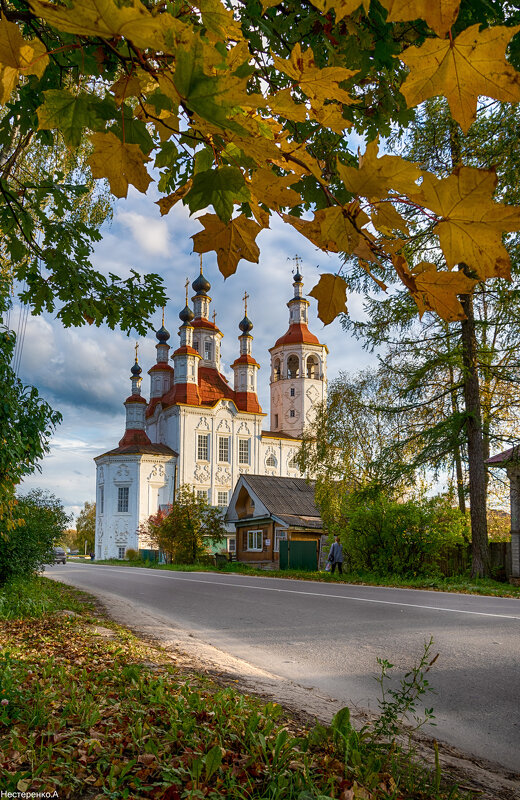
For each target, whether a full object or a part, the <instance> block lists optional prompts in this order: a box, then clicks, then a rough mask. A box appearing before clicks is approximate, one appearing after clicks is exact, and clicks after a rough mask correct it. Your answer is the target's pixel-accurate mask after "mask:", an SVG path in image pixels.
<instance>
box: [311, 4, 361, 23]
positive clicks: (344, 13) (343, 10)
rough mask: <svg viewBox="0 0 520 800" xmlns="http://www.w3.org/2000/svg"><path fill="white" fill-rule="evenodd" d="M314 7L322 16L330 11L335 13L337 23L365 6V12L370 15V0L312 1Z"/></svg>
mask: <svg viewBox="0 0 520 800" xmlns="http://www.w3.org/2000/svg"><path fill="white" fill-rule="evenodd" d="M311 3H312V5H313V6H314V7H315V8H317V9H319V10H320V11H321V13H322V14H328V12H329V11H334V14H335V15H336V22H339V21H340V20H342V19H344V17H349V16H350V15H351V14H353V13H354V11H357V10H358V8H360V6H363V8H364V10H365V12H366V13H367V14H368V10H369V8H370V0H311Z"/></svg>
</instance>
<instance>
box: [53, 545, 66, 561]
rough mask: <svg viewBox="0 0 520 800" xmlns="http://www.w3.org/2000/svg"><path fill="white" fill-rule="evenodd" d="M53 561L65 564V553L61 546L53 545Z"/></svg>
mask: <svg viewBox="0 0 520 800" xmlns="http://www.w3.org/2000/svg"><path fill="white" fill-rule="evenodd" d="M53 550H54V563H55V564H66V563H67V553H66V552H65V550H64V549H63V547H54V548H53Z"/></svg>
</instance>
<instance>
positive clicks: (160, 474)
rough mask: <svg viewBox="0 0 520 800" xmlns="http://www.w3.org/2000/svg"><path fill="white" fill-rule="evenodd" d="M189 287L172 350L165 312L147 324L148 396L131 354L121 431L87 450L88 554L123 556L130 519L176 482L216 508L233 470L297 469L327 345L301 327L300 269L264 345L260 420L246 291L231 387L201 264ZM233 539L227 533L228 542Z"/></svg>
mask: <svg viewBox="0 0 520 800" xmlns="http://www.w3.org/2000/svg"><path fill="white" fill-rule="evenodd" d="M192 288H193V290H194V292H195V295H194V296H193V297H192V302H193V309H191V308H190V307H189V305H188V292H187V289H186V306H185V307H184V308H183V310H182V311H181V312H180V314H179V318H180V320H181V326H180V329H179V339H180V341H179V346H178V347H177V348H176V349H175V350H174V352H173V354H171V355H170V350H171V349H172V348H171V347H170V345H169V344H168V342H169V339H170V334H169V332H168V331H167V330H166V329H165V327H164V320H163V324H162V327H161V328H160V329H159V330H158V331H157V333H156V337H157V345H156V351H157V360H156V363H155V364H154V365H153V366H152V367H151V369H150V370H149V372H148V374H149V375H150V400H149V402H147V401H146V400H145V399H144V397H142V395H141V383H142V378H141V375H142V369H141V366H140V365H139V363H138V360H137V354H136V361H135V364H134V365H133V367H132V369H131V383H132V391H131V394H130V396H129V397H128V398H127V399H126V401H125V409H126V430H125V433H124V436H123V438H122V439H121V440H120V442H119V445H118V447H116V448H115V449H113V450H110V451H108V452H106V453H103V454H102V455H100V456H97V457H96V458H95V462H96V550H95V555H96V558H124V557H125V553H126V551H127V550H128V549H130V548H132V549H135V550H137V549H139V548H140V547H143V546H145V545H146V543H145V542H144V541H143V540H142V536H140V534H139V526H140V525H141V524H142V523H143V522H144V521H145V520H146V519H147V518H148V517H149V516H150V515H151V514H154V513H156V512H157V511H158V510H159V508H160V506H167V505H169V504H171V503H172V502H173V500H174V497H175V490H176V488H177V487H179V486H181V485H184V484H189V485H190V486H191V487H192V488H193V489H194V490H195V492H196V493H197V494H198V495H199V496H204V497H205V498H206V499H207V500H208V502H209V503H211V504H212V505H216V506H221V507H222V509H223V510H224V509H226V508H227V506H228V503H229V500H230V497H231V493H232V490H233V488H234V486H235V485H236V483H237V481H238V479H239V478H240V476H241V475H248V474H250V475H270V476H280V477H296V478H297V477H302V476H301V473H300V471H299V469H298V466H297V464H296V462H295V460H294V459H295V456H296V453H297V451H298V448H299V446H300V443H301V440H300V437H301V435H302V432H303V429H304V427H305V425H306V424H308V423H309V422H311V421H312V418H313V413H314V408H315V407H316V405H317V404H319V403H321V402H323V401H324V400H325V399H326V391H327V380H326V376H327V361H326V359H327V352H328V351H327V347H326V346H325V345H324V344H321V343H320V342H319V340H318V339H317V337H316V336H314V334H312V333H311V332H310V330H309V328H308V307H309V302H308V301H307V300H306V299H305V298H304V297H303V279H302V276H301V275H300V273H299V271H297V272H296V274H295V275H294V276H293V297H292V298H291V299H290V300H289V302H288V303H287V305H288V308H289V328H288V330H287V332H286V333H285V334H284V335H283V336H281V337H280V338H279V339H277V341H276V342H275V344H274V345H273V347H272V348H270V355H271V375H270V389H271V392H270V394H271V408H270V411H271V414H270V424H269V425H267V424H266V417H267V415H266V414H265V413H264V412H263V411H262V409H261V407H260V404H259V402H258V396H257V379H258V378H257V376H258V371H259V369H260V365H259V364H258V363H257V361H256V360H255V358H254V355H253V336H252V334H251V331H252V329H253V324H252V322H251V321H250V320H249V318H248V316H247V295H245V302H246V305H245V315H244V318H243V319H242V321H241V322H240V324H239V326H238V327H239V330H240V335H239V337H238V340H239V352H238V354H237V358H236V359H235V361H234V362H233V364H232V365H231V369H232V370H233V373H234V381H233V387H231V386H230V384H229V383H228V381H227V380H226V378H225V377H224V375H223V374H222V373H221V358H220V345H221V341H222V338H223V334H222V332H221V331H220V330H219V329H218V328H217V326H216V325H215V321H214V319H213V321H211V319H210V305H211V298H210V296H209V294H208V292H209V290H210V288H211V286H210V284H209V282H208V281H207V280H206V278H205V277H204V275H203V274H202V269H201V273H200V275H199V276H198V277H197V278H196V280H195V281H194V282H193V284H192ZM170 362H172V363H173V366H172V363H170ZM233 544H234V542H233V539H232V538H230V540H229V542H228V546H229V547H230V549H233Z"/></svg>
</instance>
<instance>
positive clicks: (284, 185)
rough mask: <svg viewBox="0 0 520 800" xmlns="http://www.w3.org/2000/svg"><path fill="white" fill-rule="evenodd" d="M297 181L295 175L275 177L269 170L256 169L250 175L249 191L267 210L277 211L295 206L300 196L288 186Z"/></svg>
mask: <svg viewBox="0 0 520 800" xmlns="http://www.w3.org/2000/svg"><path fill="white" fill-rule="evenodd" d="M297 181H298V176H297V175H284V176H280V175H276V174H275V173H274V172H273V171H272V170H270V169H257V170H255V172H253V174H252V175H251V191H252V192H253V194H254V196H255V197H256V198H257V199H258V200H259V201H260V202H261V203H265V205H266V206H268V207H269V208H272V209H274V210H275V211H279V209H280V208H281V207H284V206H290V207H292V206H296V205H298V203H300V202H301V199H302V198H301V196H300V195H299V194H298V192H295V191H294V189H290V188H289V186H290V185H291V184H292V183H296V182H297Z"/></svg>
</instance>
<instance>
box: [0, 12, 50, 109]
mask: <svg viewBox="0 0 520 800" xmlns="http://www.w3.org/2000/svg"><path fill="white" fill-rule="evenodd" d="M48 63H49V57H48V56H47V51H46V49H45V46H44V45H43V44H42V42H40V40H39V39H24V37H23V36H22V34H21V33H20V30H19V28H18V26H17V25H15V24H14V22H8V20H6V19H5V17H2V19H1V20H0V103H2V104H3V103H6V102H7V100H9V98H10V96H11V94H12V92H13V90H14V88H15V86H16V85H17V84H18V79H19V76H20V74H22V75H36V76H37V77H38V78H41V76H42V75H43V73H44V72H45V68H46V66H47V64H48Z"/></svg>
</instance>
